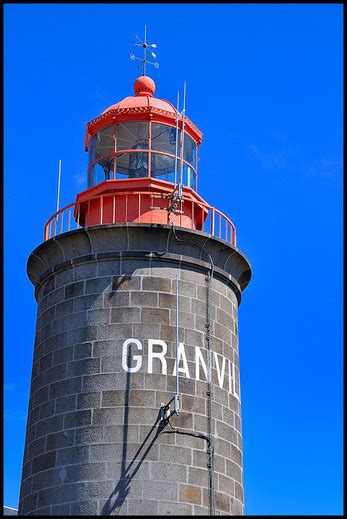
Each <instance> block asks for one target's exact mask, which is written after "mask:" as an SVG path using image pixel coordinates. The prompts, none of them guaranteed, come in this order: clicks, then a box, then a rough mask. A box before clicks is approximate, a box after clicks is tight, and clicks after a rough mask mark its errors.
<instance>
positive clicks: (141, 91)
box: [102, 76, 176, 114]
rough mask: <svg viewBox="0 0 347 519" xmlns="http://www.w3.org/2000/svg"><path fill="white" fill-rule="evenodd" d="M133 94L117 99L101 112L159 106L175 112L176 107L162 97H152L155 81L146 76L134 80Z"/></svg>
mask: <svg viewBox="0 0 347 519" xmlns="http://www.w3.org/2000/svg"><path fill="white" fill-rule="evenodd" d="M134 92H135V95H134V96H129V97H126V98H125V99H123V100H122V101H118V103H116V104H114V105H111V106H109V107H108V108H106V110H104V111H103V112H102V113H103V114H105V113H106V112H108V111H109V110H117V109H118V110H119V109H120V108H142V107H146V108H159V109H160V110H166V111H167V112H171V113H173V114H176V108H175V107H174V106H173V105H172V104H171V103H169V101H165V100H164V99H158V98H155V97H153V94H154V92H155V83H154V81H153V79H151V78H150V77H148V76H140V77H139V78H137V79H136V80H135V83H134Z"/></svg>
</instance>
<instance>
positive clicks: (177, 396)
mask: <svg viewBox="0 0 347 519" xmlns="http://www.w3.org/2000/svg"><path fill="white" fill-rule="evenodd" d="M178 347H179V335H178V273H177V278H176V394H175V401H174V409H175V413H176V414H177V415H178V414H179V413H180V387H179V375H178Z"/></svg>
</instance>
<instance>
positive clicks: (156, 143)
mask: <svg viewBox="0 0 347 519" xmlns="http://www.w3.org/2000/svg"><path fill="white" fill-rule="evenodd" d="M154 92H155V84H154V81H153V80H152V79H151V78H149V77H148V76H141V77H139V78H138V79H136V81H135V83H134V93H135V96H131V97H126V98H125V99H124V100H123V101H120V102H119V103H116V104H114V105H112V106H110V107H109V108H107V109H106V110H105V111H104V112H103V113H102V115H101V116H100V117H98V118H96V119H94V120H93V121H91V122H90V123H88V125H87V133H86V150H87V151H88V152H89V161H88V187H92V186H95V185H97V184H99V183H100V182H104V181H107V180H125V179H135V178H153V179H158V180H163V181H166V182H171V183H177V182H180V183H181V184H182V185H184V186H186V187H188V188H192V189H193V190H194V191H196V190H197V163H198V159H197V149H198V146H199V144H200V143H201V132H200V131H199V130H198V129H197V128H196V127H195V126H194V125H193V124H192V123H191V121H189V119H188V118H187V117H185V121H184V129H182V126H183V121H182V116H181V115H180V114H178V112H177V110H176V108H175V107H174V106H173V105H172V104H171V103H169V102H168V101H164V100H162V99H156V98H154V97H153V96H154ZM182 148H183V149H182ZM181 160H182V165H181ZM179 177H180V178H179Z"/></svg>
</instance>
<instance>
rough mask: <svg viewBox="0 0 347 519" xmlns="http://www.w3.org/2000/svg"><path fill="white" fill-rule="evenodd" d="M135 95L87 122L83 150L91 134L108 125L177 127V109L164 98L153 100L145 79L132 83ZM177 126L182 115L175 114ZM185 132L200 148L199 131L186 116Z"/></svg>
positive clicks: (151, 86)
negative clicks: (143, 122)
mask: <svg viewBox="0 0 347 519" xmlns="http://www.w3.org/2000/svg"><path fill="white" fill-rule="evenodd" d="M134 92H135V95H134V96H129V97H126V98H125V99H122V101H119V102H118V103H115V104H113V105H111V106H109V107H108V108H106V110H104V111H103V112H102V114H100V115H99V116H98V117H96V118H95V119H93V120H91V121H89V123H87V131H86V135H85V139H84V142H85V149H86V151H87V150H88V142H89V139H90V137H91V136H92V135H94V134H95V133H96V132H99V131H100V130H102V129H103V128H106V127H107V126H110V125H111V124H115V123H116V124H117V123H119V122H124V121H131V120H135V121H138V120H152V121H154V122H160V123H163V124H174V125H175V124H176V114H177V110H176V108H175V107H174V105H173V104H171V103H170V102H169V101H165V100H164V99H158V98H156V97H153V94H154V92H155V83H154V81H153V79H151V78H150V77H148V76H140V77H138V78H137V79H136V80H135V83H134ZM178 120H179V125H180V126H181V125H182V114H180V113H179V114H178ZM185 128H186V132H187V133H190V135H191V137H192V138H193V139H194V140H195V142H196V143H197V144H198V145H199V144H200V143H201V138H202V133H201V131H200V130H199V129H198V128H197V127H196V126H195V125H194V124H193V123H192V121H190V119H189V118H188V117H187V116H186V117H185Z"/></svg>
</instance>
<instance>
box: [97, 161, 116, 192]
mask: <svg viewBox="0 0 347 519" xmlns="http://www.w3.org/2000/svg"><path fill="white" fill-rule="evenodd" d="M113 161H114V157H108V158H107V159H103V160H100V161H99V162H97V163H96V164H94V166H93V174H92V185H93V186H95V185H96V184H100V182H105V180H112V179H113Z"/></svg>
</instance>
